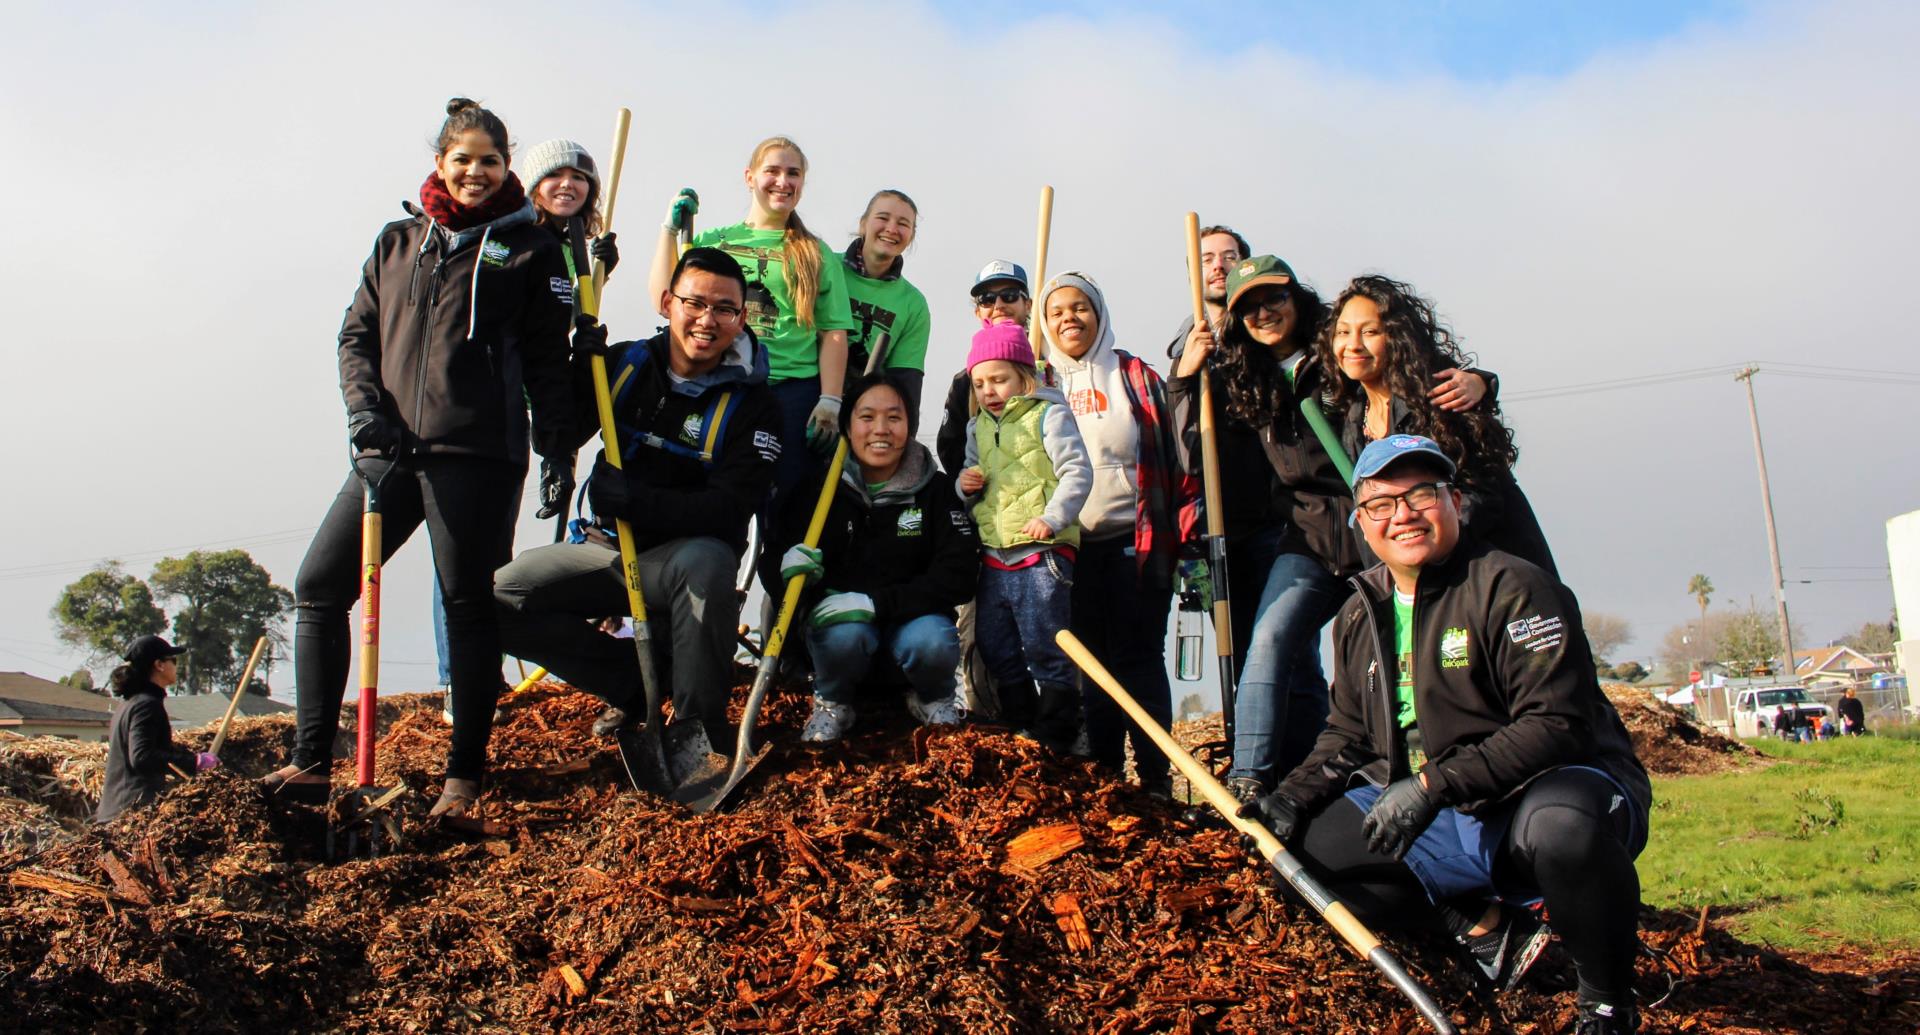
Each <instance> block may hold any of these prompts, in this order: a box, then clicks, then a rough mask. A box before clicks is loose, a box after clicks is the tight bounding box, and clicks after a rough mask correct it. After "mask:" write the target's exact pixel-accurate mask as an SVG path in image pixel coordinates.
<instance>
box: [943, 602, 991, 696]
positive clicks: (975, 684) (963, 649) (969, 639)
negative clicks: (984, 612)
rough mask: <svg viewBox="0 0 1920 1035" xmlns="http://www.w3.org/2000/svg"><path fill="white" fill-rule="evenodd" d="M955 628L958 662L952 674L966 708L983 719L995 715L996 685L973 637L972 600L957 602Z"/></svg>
mask: <svg viewBox="0 0 1920 1035" xmlns="http://www.w3.org/2000/svg"><path fill="white" fill-rule="evenodd" d="M956 628H957V629H958V630H959V633H960V664H959V665H958V666H956V668H955V670H954V675H955V678H956V679H957V680H958V681H959V684H960V689H961V693H962V694H963V695H964V696H965V698H966V704H967V710H968V711H970V712H972V713H973V714H975V715H977V716H979V717H981V718H983V719H998V718H999V717H1000V688H999V684H997V683H995V682H994V679H993V673H992V672H990V671H988V669H987V659H986V658H984V657H982V656H981V654H980V645H979V644H977V643H975V642H974V641H973V602H972V601H968V602H967V603H964V604H961V605H960V609H959V620H958V622H957V623H956Z"/></svg>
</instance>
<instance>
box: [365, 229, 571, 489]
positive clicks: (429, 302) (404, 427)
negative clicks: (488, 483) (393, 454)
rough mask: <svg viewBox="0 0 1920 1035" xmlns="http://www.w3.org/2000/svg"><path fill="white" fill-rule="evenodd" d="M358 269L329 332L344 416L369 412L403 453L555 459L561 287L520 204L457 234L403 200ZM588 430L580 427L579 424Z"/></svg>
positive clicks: (560, 393) (565, 292)
mask: <svg viewBox="0 0 1920 1035" xmlns="http://www.w3.org/2000/svg"><path fill="white" fill-rule="evenodd" d="M407 209H408V210H409V211H410V212H412V213H413V215H412V218H409V219H401V220H396V221H395V222H392V223H388V224H387V225H386V226H385V227H383V228H382V229H381V231H380V236H379V238H378V239H377V240H376V241H374V244H373V254H371V255H369V256H368V257H367V262H366V265H365V266H364V267H362V268H361V271H360V287H359V290H357V291H355V292H354V296H353V304H352V305H350V306H348V307H347V315H346V320H345V321H344V322H343V323H342V324H341V326H340V391H341V393H342V394H343V395H344V396H345V397H346V403H347V412H348V413H358V412H360V411H361V410H369V409H379V410H380V411H382V412H383V413H385V414H386V415H387V418H388V419H389V420H391V421H393V422H395V426H396V427H398V428H400V429H401V431H402V434H403V435H404V436H405V442H404V447H405V448H407V449H408V450H410V451H412V452H416V453H457V454H463V455H468V456H482V457H488V458H492V459H496V460H504V461H506V462H507V463H510V464H514V465H516V466H519V467H525V466H526V462H527V439H528V431H529V429H528V420H527V408H528V404H529V402H531V404H532V408H533V422H532V429H531V430H532V437H533V447H534V449H535V450H536V451H538V452H539V453H540V455H542V456H563V455H565V450H564V449H563V448H562V441H563V440H564V439H566V438H567V437H569V435H570V434H571V432H570V431H569V430H568V429H567V427H566V426H567V424H568V423H569V419H570V417H571V415H572V413H573V404H572V400H571V385H570V382H569V378H568V373H567V352H568V345H567V334H568V331H569V329H570V328H571V325H572V318H573V285H572V283H571V282H570V281H568V280H567V268H566V262H565V260H564V259H562V257H561V255H560V243H559V241H557V240H556V239H555V238H554V236H553V234H551V233H548V232H547V231H545V230H543V229H541V228H540V227H539V226H538V225H537V224H535V223H534V220H533V206H532V204H531V203H529V204H527V205H525V206H522V207H521V208H520V210H519V211H516V212H513V213H511V214H509V215H505V216H501V217H500V218H499V219H495V220H493V221H492V222H490V223H486V224H483V225H481V226H476V227H471V228H469V229H466V230H462V231H460V232H458V233H455V232H453V231H450V230H448V229H446V228H445V227H443V226H440V225H439V224H438V223H435V222H433V221H432V220H431V219H429V218H428V217H427V216H426V215H424V214H422V213H421V212H420V211H419V209H418V208H416V207H415V206H413V205H411V204H409V205H408V206H407ZM589 427H591V425H589Z"/></svg>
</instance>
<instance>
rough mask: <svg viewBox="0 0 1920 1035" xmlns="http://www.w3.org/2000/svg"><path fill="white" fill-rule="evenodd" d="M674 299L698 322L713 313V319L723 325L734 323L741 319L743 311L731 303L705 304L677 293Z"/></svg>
mask: <svg viewBox="0 0 1920 1035" xmlns="http://www.w3.org/2000/svg"><path fill="white" fill-rule="evenodd" d="M673 297H675V298H677V299H679V300H680V304H681V305H683V306H685V307H686V309H687V315H688V316H691V317H693V318H694V319H696V320H698V319H700V317H701V315H702V314H705V313H708V312H711V313H712V314H713V318H714V319H716V320H718V321H720V322H721V323H732V322H733V321H735V320H738V319H740V314H741V312H742V311H743V310H741V308H740V307H739V306H737V305H734V304H733V303H731V302H721V303H719V304H717V305H716V304H712V303H708V302H704V301H702V300H700V299H698V298H688V297H687V296H685V295H682V294H677V293H675V294H674V296H673Z"/></svg>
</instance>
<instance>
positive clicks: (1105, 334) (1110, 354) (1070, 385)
mask: <svg viewBox="0 0 1920 1035" xmlns="http://www.w3.org/2000/svg"><path fill="white" fill-rule="evenodd" d="M1063 287H1071V288H1078V289H1080V290H1081V291H1082V292H1083V293H1085V294H1086V296H1087V298H1088V299H1089V300H1091V301H1092V303H1093V310H1094V313H1095V315H1097V316H1098V317H1099V320H1100V328H1099V333H1098V334H1097V335H1096V336H1095V337H1094V341H1093V346H1092V347H1091V348H1089V349H1087V351H1086V352H1084V353H1082V354H1081V356H1080V358H1078V359H1075V358H1074V357H1072V356H1069V355H1067V352H1066V350H1065V349H1063V348H1061V347H1060V342H1059V340H1058V339H1056V338H1055V337H1054V336H1053V329H1052V328H1051V327H1049V326H1047V321H1046V319H1045V316H1044V314H1045V313H1046V307H1047V296H1049V295H1051V294H1053V292H1054V291H1055V290H1056V289H1058V288H1063ZM1036 313H1037V315H1036V318H1037V319H1039V320H1040V322H1041V326H1042V328H1044V330H1045V333H1046V336H1047V362H1048V363H1049V364H1050V365H1051V366H1052V367H1053V369H1054V370H1055V371H1056V374H1057V378H1058V381H1059V383H1060V388H1061V393H1062V394H1063V395H1065V396H1066V397H1067V405H1068V406H1069V407H1070V408H1072V410H1073V417H1074V421H1075V423H1076V424H1078V426H1079V428H1080V438H1081V440H1082V441H1083V442H1085V443H1086V447H1087V457H1088V460H1089V461H1090V462H1091V463H1092V464H1093V489H1092V490H1091V491H1090V492H1089V493H1088V494H1087V502H1086V504H1085V505H1084V506H1083V507H1081V509H1080V527H1081V528H1082V529H1083V530H1084V534H1085V536H1086V538H1088V539H1112V538H1116V537H1118V536H1123V535H1126V536H1130V535H1132V534H1133V521H1134V514H1135V510H1136V507H1135V503H1136V500H1137V497H1138V496H1139V493H1140V486H1139V482H1138V479H1139V466H1140V426H1139V425H1138V424H1136V423H1135V422H1134V419H1133V407H1132V406H1131V405H1129V404H1128V402H1127V383H1126V377H1125V376H1124V375H1123V374H1122V373H1121V370H1120V357H1119V356H1118V355H1117V354H1116V353H1115V347H1114V343H1113V321H1112V320H1110V319H1109V318H1108V312H1107V299H1106V295H1104V294H1102V293H1101V291H1100V285H1098V284H1095V283H1094V282H1093V278H1091V277H1089V276H1087V275H1086V274H1084V273H1081V272H1080V271H1078V270H1067V271H1066V272H1064V273H1061V274H1060V275H1059V276H1057V277H1054V278H1053V279H1051V280H1049V281H1047V283H1046V286H1045V287H1043V288H1041V289H1040V296H1039V304H1038V306H1037V307H1036Z"/></svg>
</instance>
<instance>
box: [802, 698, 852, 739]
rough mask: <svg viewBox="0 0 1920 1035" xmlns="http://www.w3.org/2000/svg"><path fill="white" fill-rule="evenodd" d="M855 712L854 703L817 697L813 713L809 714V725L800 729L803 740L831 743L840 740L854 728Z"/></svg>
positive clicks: (814, 701) (814, 700)
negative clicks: (836, 701) (834, 701)
mask: <svg viewBox="0 0 1920 1035" xmlns="http://www.w3.org/2000/svg"><path fill="white" fill-rule="evenodd" d="M853 714H854V713H853V705H850V704H835V703H833V702H832V701H828V700H824V699H822V698H819V697H815V698H814V699H813V714H812V715H809V716H807V725H806V727H805V728H804V729H802V730H801V731H800V740H801V742H802V743H806V744H831V743H833V742H835V741H837V740H839V739H840V738H841V737H844V736H846V735H847V731H848V730H850V729H852V728H853Z"/></svg>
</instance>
